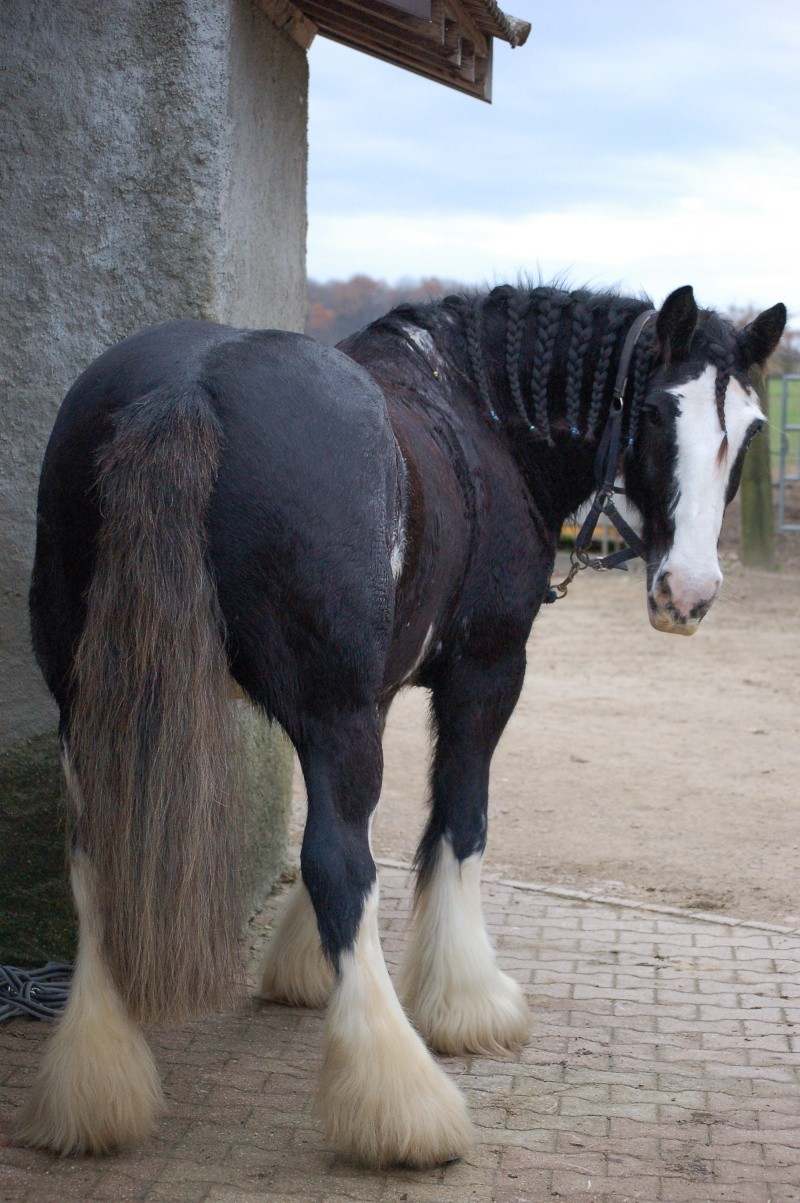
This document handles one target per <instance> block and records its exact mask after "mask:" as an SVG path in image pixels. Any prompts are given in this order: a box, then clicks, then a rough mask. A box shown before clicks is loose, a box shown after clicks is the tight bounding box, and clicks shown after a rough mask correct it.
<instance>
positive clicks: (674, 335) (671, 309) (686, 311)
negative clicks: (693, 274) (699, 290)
mask: <svg viewBox="0 0 800 1203" xmlns="http://www.w3.org/2000/svg"><path fill="white" fill-rule="evenodd" d="M697 312H698V311H697V302H696V301H695V299H694V293H693V291H692V286H691V284H684V286H683V288H676V289H675V291H674V292H671V293H670V294H669V296H668V297H667V299H666V301H665V302H664V304H663V305H662V306H661V309H660V311H659V314H658V319H657V321H656V334H657V335H658V342H659V347H660V350H661V355H662V356H663V359H664V362H665V363H670V362H673V363H674V362H677V361H680V360H681V359H685V358H686V356H687V355H688V353H689V346H690V344H691V341H692V335H693V334H694V332H695V327H696V326H697Z"/></svg>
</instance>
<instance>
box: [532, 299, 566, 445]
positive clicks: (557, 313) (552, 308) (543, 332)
mask: <svg viewBox="0 0 800 1203" xmlns="http://www.w3.org/2000/svg"><path fill="white" fill-rule="evenodd" d="M533 296H534V297H537V298H541V300H542V306H541V309H540V310H539V312H538V314H537V315H536V325H535V332H534V337H533V367H532V369H531V398H532V400H533V418H534V423H535V425H536V430H537V432H538V433H539V434H540V435H541V436H542V437H543V438H544V439H546V440H547V442H548V443H549V444H550V445H551V446H552V443H553V436H552V435H551V433H550V419H549V417H548V412H547V400H548V398H547V385H548V383H549V380H550V368H551V367H552V364H553V351H554V349H555V344H556V337H557V335H558V324H559V322H560V321H561V310H562V309H563V307H564V305H566V304H567V302H568V301H569V296H568V294H567V293H564V292H556V291H554V290H553V289H550V288H542V289H537V290H536V291H535V292H534V293H533Z"/></svg>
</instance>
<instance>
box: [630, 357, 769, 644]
mask: <svg viewBox="0 0 800 1203" xmlns="http://www.w3.org/2000/svg"><path fill="white" fill-rule="evenodd" d="M716 377H717V372H716V368H714V367H712V366H711V365H709V366H708V367H707V368H706V370H705V371H704V372H703V374H702V375H701V376H699V377H698V378H697V379H696V380H690V381H689V382H688V383H687V384H684V385H680V386H679V387H677V388H675V389H673V390H671V391H672V392H673V393H674V395H675V397H676V398H677V400H678V404H679V406H680V413H679V414H678V417H677V420H676V427H677V430H676V441H677V463H676V467H675V475H676V484H677V489H678V503H677V505H676V508H675V513H674V523H675V535H674V538H673V542H672V547H671V548H670V550H669V551H668V553H667V555H666V556H665V557H664V559H663V560H662V562H661V564H660V565H659V567H658V569H657V571H656V573H655V574H654V578H653V587H652V589H651V592H650V599H649V600H650V621H651V623H652V624H653V626H654V627H656V628H657V629H658V630H662V631H672V632H676V633H677V632H680V633H681V634H686V635H691V634H693V633H694V631H695V630H696V629H697V627H698V625H699V623H700V619H701V618H702V617H703V614H704V613H705V609H698V608H702V607H705V608H706V609H707V607H708V606H709V605H710V604H711V602H712V601H713V600H714V598H715V596H716V593H717V590H718V589H719V586H720V583H721V581H722V573H721V572H720V568H719V561H718V559H717V541H718V539H719V534H720V530H721V528H722V517H723V514H724V511H725V495H726V492H727V488H728V481H729V479H730V474H731V471H732V469H733V465H734V463H735V462H736V457H737V455H738V453H739V450H740V448H741V446H742V443H743V442H744V439H745V436H746V434H747V431H748V429H749V428H750V426H751V425H752V423H753V422H754V421H755V420H756V419H758V418H762V417H763V415H762V412H761V409H760V407H759V405H758V400H757V397H756V394H755V392H754V391H753V390H752V389H745V388H743V387H742V385H741V384H739V383H738V381H736V380H734V379H732V380H731V382H730V384H729V385H728V390H727V393H726V395H725V424H726V427H727V432H728V448H727V452H726V453H725V455H724V456H723V457H722V458H719V459H718V455H719V450H720V445H721V443H722V438H723V433H722V430H721V429H720V424H719V417H718V415H717V407H716V403H715V400H714V386H715V383H716ZM666 574H669V575H668V577H667V576H666Z"/></svg>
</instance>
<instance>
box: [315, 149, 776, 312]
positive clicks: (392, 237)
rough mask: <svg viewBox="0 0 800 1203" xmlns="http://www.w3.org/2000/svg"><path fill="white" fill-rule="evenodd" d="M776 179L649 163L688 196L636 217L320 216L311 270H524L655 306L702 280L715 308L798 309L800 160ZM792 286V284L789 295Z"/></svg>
mask: <svg viewBox="0 0 800 1203" xmlns="http://www.w3.org/2000/svg"><path fill="white" fill-rule="evenodd" d="M776 158H777V161H776V162H774V163H770V169H769V172H768V173H766V174H763V173H759V171H758V170H756V168H755V166H754V165H753V164H752V163H751V162H750V160H749V159H748V158H747V157H746V156H733V157H730V158H726V159H723V160H720V161H712V162H710V163H709V164H708V165H707V166H706V168H705V169H704V170H703V171H700V172H689V171H687V170H686V169H685V168H681V165H680V164H674V165H672V168H671V167H670V164H669V163H667V162H664V161H661V160H659V161H657V162H655V163H649V162H648V161H647V160H642V162H641V164H640V167H641V170H642V171H644V172H646V171H652V172H654V173H655V174H660V173H661V174H673V175H675V176H676V177H677V178H678V179H679V181H680V184H681V185H682V187H681V188H680V189H679V190H678V191H677V192H676V195H675V197H674V199H673V200H671V201H670V202H669V203H665V204H664V205H662V206H661V208H660V209H656V210H654V211H651V212H647V213H637V211H636V210H635V208H634V207H626V208H625V209H624V210H619V209H617V208H611V207H607V206H603V205H602V204H594V205H593V204H581V205H573V206H564V207H563V208H560V209H544V210H540V211H531V212H528V213H526V214H523V215H520V216H510V217H509V216H490V215H486V214H483V213H480V212H465V211H462V212H460V213H448V214H442V213H440V212H438V211H429V212H427V213H413V214H408V213H404V212H402V211H400V210H398V211H395V212H394V213H388V214H387V213H384V212H378V213H368V212H363V211H362V212H359V213H357V214H352V215H346V214H337V213H332V214H324V213H322V214H317V215H316V218H315V221H314V222H313V223H312V225H311V228H310V231H309V271H310V274H311V275H312V276H314V277H315V278H318V279H327V278H336V277H338V278H342V277H346V276H348V275H350V274H351V273H352V272H355V271H368V272H371V273H372V274H373V275H379V276H381V277H384V278H387V279H396V278H399V277H400V276H426V275H439V276H443V277H446V278H450V279H461V280H465V281H470V282H471V281H481V280H486V281H489V282H494V281H496V280H507V279H514V278H516V276H517V274H518V273H519V272H520V271H523V272H524V271H528V272H532V273H534V274H536V272H537V271H539V270H540V271H541V273H542V275H543V276H544V277H545V279H547V278H550V277H552V276H554V275H557V274H559V273H561V272H564V271H566V272H568V273H569V276H570V278H571V279H572V280H573V281H574V282H575V283H576V284H581V283H585V282H591V283H595V284H597V285H602V284H614V283H620V284H622V285H623V286H625V287H627V288H629V289H632V290H633V291H635V292H638V291H640V290H642V289H646V290H647V291H649V292H650V293H651V294H653V295H654V296H655V297H656V298H658V297H659V296H662V295H663V294H664V293H665V292H667V291H669V290H670V289H671V288H673V287H675V286H677V285H678V284H683V283H693V284H694V285H695V287H696V288H697V290H698V293H699V295H700V296H701V298H702V299H703V300H704V301H705V302H706V303H708V304H713V305H717V306H721V307H725V306H727V305H729V304H734V303H737V304H746V303H750V302H752V303H754V304H757V305H762V306H765V305H769V304H773V303H774V302H775V301H777V300H784V301H785V302H786V303H787V304H788V305H789V307H790V309H792V310H793V311H795V312H798V311H800V273H792V274H791V277H789V276H788V274H787V259H788V260H791V258H792V256H793V255H794V254H795V236H794V233H793V231H794V224H795V222H796V220H797V212H798V197H799V196H800V151H798V152H795V153H794V154H793V155H791V156H790V155H788V154H787V153H785V151H783V150H781V151H779V152H778V151H776ZM787 285H788V286H789V290H788V294H787Z"/></svg>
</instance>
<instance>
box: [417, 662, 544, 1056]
mask: <svg viewBox="0 0 800 1203" xmlns="http://www.w3.org/2000/svg"><path fill="white" fill-rule="evenodd" d="M524 671H525V656H524V651H519V652H515V653H513V654H509V655H508V656H506V657H505V658H504V659H503V660H502V661H500V662H499V663H496V664H494V665H492V666H491V667H487V666H486V665H485V664H483V663H481V664H479V663H477V662H475V661H471V660H470V659H469V658H461V659H459V660H458V662H457V663H456V664H454V665H453V666H452V667H451V668H449V669H447V670H446V671H445V672H444V673H442V674H441V676H440V679H439V681H438V682H437V684H436V685H435V687H434V690H433V710H434V717H435V722H436V735H437V742H436V752H435V755H434V761H433V768H432V774H431V777H432V802H431V814H430V819H429V821H428V825H427V828H426V830H425V834H424V836H423V838H422V841H421V843H420V846H419V850H418V853H417V864H418V873H419V875H418V881H417V892H416V899H415V904H414V918H413V927H412V937H411V942H410V945H409V948H408V952H407V955H406V959H405V961H404V964H403V970H402V986H401V997H402V998H403V1001H404V1003H405V1005H406V1007H407V1009H408V1010H409V1012H410V1014H411V1016H412V1018H413V1020H414V1022H415V1024H416V1027H417V1029H418V1031H419V1032H421V1034H422V1035H423V1036H424V1038H425V1039H426V1040H427V1041H428V1043H429V1044H430V1045H431V1047H433V1048H435V1049H437V1050H439V1051H440V1052H443V1053H462V1052H476V1053H477V1052H497V1051H499V1050H501V1049H508V1048H513V1047H515V1046H517V1045H519V1044H521V1043H522V1042H523V1041H524V1040H525V1038H526V1036H527V1033H528V1029H529V1025H530V1013H529V1011H528V1006H527V1003H526V1002H525V998H524V995H523V993H522V990H521V989H520V987H519V986H518V985H517V983H516V982H515V981H513V980H512V979H511V978H510V977H508V975H507V974H505V973H502V972H501V971H500V969H498V967H497V963H496V961H495V955H494V950H493V949H492V946H491V943H490V941H489V936H488V933H487V931H486V926H485V923H484V919H483V912H482V909H481V899H480V874H481V861H482V859H483V852H484V848H485V845H486V832H487V805H488V792H489V763H490V760H491V757H492V753H493V752H494V749H495V747H496V745H497V741H498V739H499V738H500V735H501V733H502V731H503V728H504V727H505V725H506V722H507V721H508V718H509V717H510V715H511V712H512V710H513V709H514V706H515V704H516V701H517V698H518V697H519V691H520V689H521V687H522V679H523V675H524Z"/></svg>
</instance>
